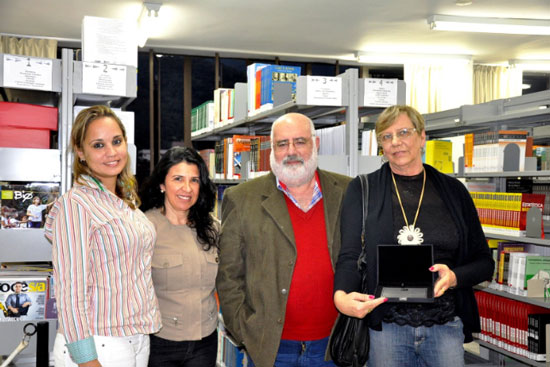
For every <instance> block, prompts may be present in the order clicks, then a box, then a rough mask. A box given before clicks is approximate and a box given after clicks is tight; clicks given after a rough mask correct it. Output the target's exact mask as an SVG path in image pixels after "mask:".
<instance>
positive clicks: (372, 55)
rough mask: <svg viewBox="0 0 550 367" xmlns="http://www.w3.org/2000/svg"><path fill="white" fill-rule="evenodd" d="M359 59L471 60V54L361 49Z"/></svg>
mask: <svg viewBox="0 0 550 367" xmlns="http://www.w3.org/2000/svg"><path fill="white" fill-rule="evenodd" d="M355 56H356V58H357V61H359V62H360V63H364V64H383V65H392V64H396V65H403V64H406V63H408V62H426V63H429V62H434V61H442V60H444V61H445V62H454V61H458V62H470V61H471V60H472V56H471V55H452V54H413V53H383V52H364V51H359V52H357V53H356V54H355Z"/></svg>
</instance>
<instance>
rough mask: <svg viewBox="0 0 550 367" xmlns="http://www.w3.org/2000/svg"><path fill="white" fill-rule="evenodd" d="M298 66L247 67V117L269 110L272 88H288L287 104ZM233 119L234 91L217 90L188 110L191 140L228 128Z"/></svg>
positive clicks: (231, 89)
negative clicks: (282, 85)
mask: <svg viewBox="0 0 550 367" xmlns="http://www.w3.org/2000/svg"><path fill="white" fill-rule="evenodd" d="M300 74H301V68H300V67H299V66H289V65H271V64H261V63H255V64H251V65H249V66H248V67H247V89H248V91H247V93H248V95H247V109H248V114H249V115H255V114H257V113H258V112H261V111H266V110H269V109H271V108H273V102H274V95H275V88H276V87H275V86H276V85H277V84H288V85H289V89H290V96H289V100H294V99H295V98H296V80H297V79H298V76H299V75H300ZM234 118H235V89H234V88H217V89H216V90H214V93H213V100H212V101H206V102H204V103H203V104H201V105H199V106H197V107H195V108H193V109H192V110H191V136H197V135H200V134H203V133H206V132H209V131H212V130H213V129H216V128H218V127H222V126H225V125H228V124H230V123H232V122H233V121H234Z"/></svg>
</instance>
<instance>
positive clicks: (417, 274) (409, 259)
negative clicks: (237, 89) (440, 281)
mask: <svg viewBox="0 0 550 367" xmlns="http://www.w3.org/2000/svg"><path fill="white" fill-rule="evenodd" d="M377 262H378V279H377V286H376V292H375V295H376V297H386V298H388V302H410V303H431V302H433V301H434V294H433V290H434V281H435V275H436V273H432V272H431V271H430V270H429V268H430V267H431V266H432V265H433V264H434V258H433V246H432V245H429V244H426V245H424V244H422V245H378V260H377Z"/></svg>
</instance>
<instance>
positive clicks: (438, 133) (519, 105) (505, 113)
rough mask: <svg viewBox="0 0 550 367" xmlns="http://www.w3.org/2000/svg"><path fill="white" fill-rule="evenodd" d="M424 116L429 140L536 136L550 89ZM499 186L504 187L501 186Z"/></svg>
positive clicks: (540, 302) (546, 117) (500, 175)
mask: <svg viewBox="0 0 550 367" xmlns="http://www.w3.org/2000/svg"><path fill="white" fill-rule="evenodd" d="M424 117H425V121H426V133H427V134H428V135H429V136H430V138H438V137H445V136H452V135H461V134H465V133H472V132H473V133H475V132H483V131H491V130H500V129H519V128H521V129H526V130H529V131H530V132H531V134H532V135H534V134H536V131H537V129H538V128H541V127H544V126H545V125H547V124H548V123H549V122H550V90H546V91H542V92H538V93H533V94H528V95H525V96H519V97H514V98H507V99H500V100H495V101H491V102H487V103H482V104H478V105H466V106H462V107H460V108H456V109H452V110H448V111H442V112H438V113H432V114H427V115H424ZM453 176H455V177H457V178H491V179H496V180H500V179H505V178H512V177H513V178H518V177H534V178H537V177H549V176H550V171H521V172H520V171H509V172H476V173H464V174H460V175H457V174H455V175H453ZM500 186H501V187H502V185H500ZM486 236H487V237H489V238H494V239H502V240H508V241H514V242H524V243H529V244H534V245H537V246H547V247H550V240H547V239H541V238H530V237H513V236H504V235H497V234H492V233H486ZM477 288H478V289H479V290H481V291H483V292H487V293H491V294H496V295H499V296H502V297H506V298H510V299H514V300H517V301H520V302H525V303H530V304H533V305H537V306H541V307H544V308H549V309H550V302H549V301H546V300H544V299H543V298H528V297H522V296H518V295H514V294H511V293H508V292H502V291H498V290H495V289H491V288H481V287H477ZM477 343H478V344H479V345H481V346H483V347H485V348H487V349H489V350H491V351H493V352H494V353H497V354H500V355H502V356H507V357H510V358H512V359H514V360H516V361H518V362H519V363H521V364H523V365H529V366H541V367H542V366H547V364H546V363H545V362H538V361H535V360H532V359H529V358H525V357H522V356H520V355H517V354H515V353H512V352H509V351H507V350H505V349H503V348H499V347H498V346H496V345H493V344H490V343H487V342H484V341H482V340H477Z"/></svg>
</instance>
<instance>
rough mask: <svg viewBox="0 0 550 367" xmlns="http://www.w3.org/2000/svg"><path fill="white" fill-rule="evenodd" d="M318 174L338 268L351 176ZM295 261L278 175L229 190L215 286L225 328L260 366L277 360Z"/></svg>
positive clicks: (332, 255)
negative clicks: (342, 219)
mask: <svg viewBox="0 0 550 367" xmlns="http://www.w3.org/2000/svg"><path fill="white" fill-rule="evenodd" d="M317 172H318V174H319V179H320V182H321V190H322V192H323V203H324V208H325V221H326V223H325V225H326V230H327V241H328V249H329V252H330V256H331V260H332V266H333V268H334V266H335V265H336V261H337V259H338V253H339V251H340V211H341V206H342V199H343V197H344V194H345V192H346V188H347V185H348V183H349V181H350V180H351V178H350V177H347V176H342V175H339V174H336V173H332V172H328V171H323V170H318V171H317ZM295 262H296V245H295V242H294V233H293V230H292V223H291V221H290V216H289V214H288V209H287V206H286V202H285V197H284V194H283V193H282V192H281V191H280V190H278V189H277V187H276V180H275V176H274V175H273V173H269V174H267V175H266V176H262V177H259V178H256V179H254V180H251V181H249V182H246V183H243V184H240V185H237V186H235V187H232V188H229V189H227V190H226V191H225V193H224V197H223V201H222V230H221V238H220V265H219V269H218V276H217V279H216V286H217V290H218V295H219V298H220V306H221V312H222V315H223V319H224V323H225V326H226V328H227V329H228V330H229V332H230V333H231V334H232V335H233V337H234V338H235V339H236V341H237V342H238V343H240V344H242V345H244V347H245V348H246V350H247V352H248V354H249V356H250V357H251V358H252V360H253V361H254V364H255V365H256V366H258V367H272V366H273V365H274V363H275V357H276V355H277V350H278V349H279V342H280V339H281V335H282V330H283V324H284V320H285V311H286V302H287V296H288V290H289V289H290V282H291V280H292V273H293V271H294V264H295Z"/></svg>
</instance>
